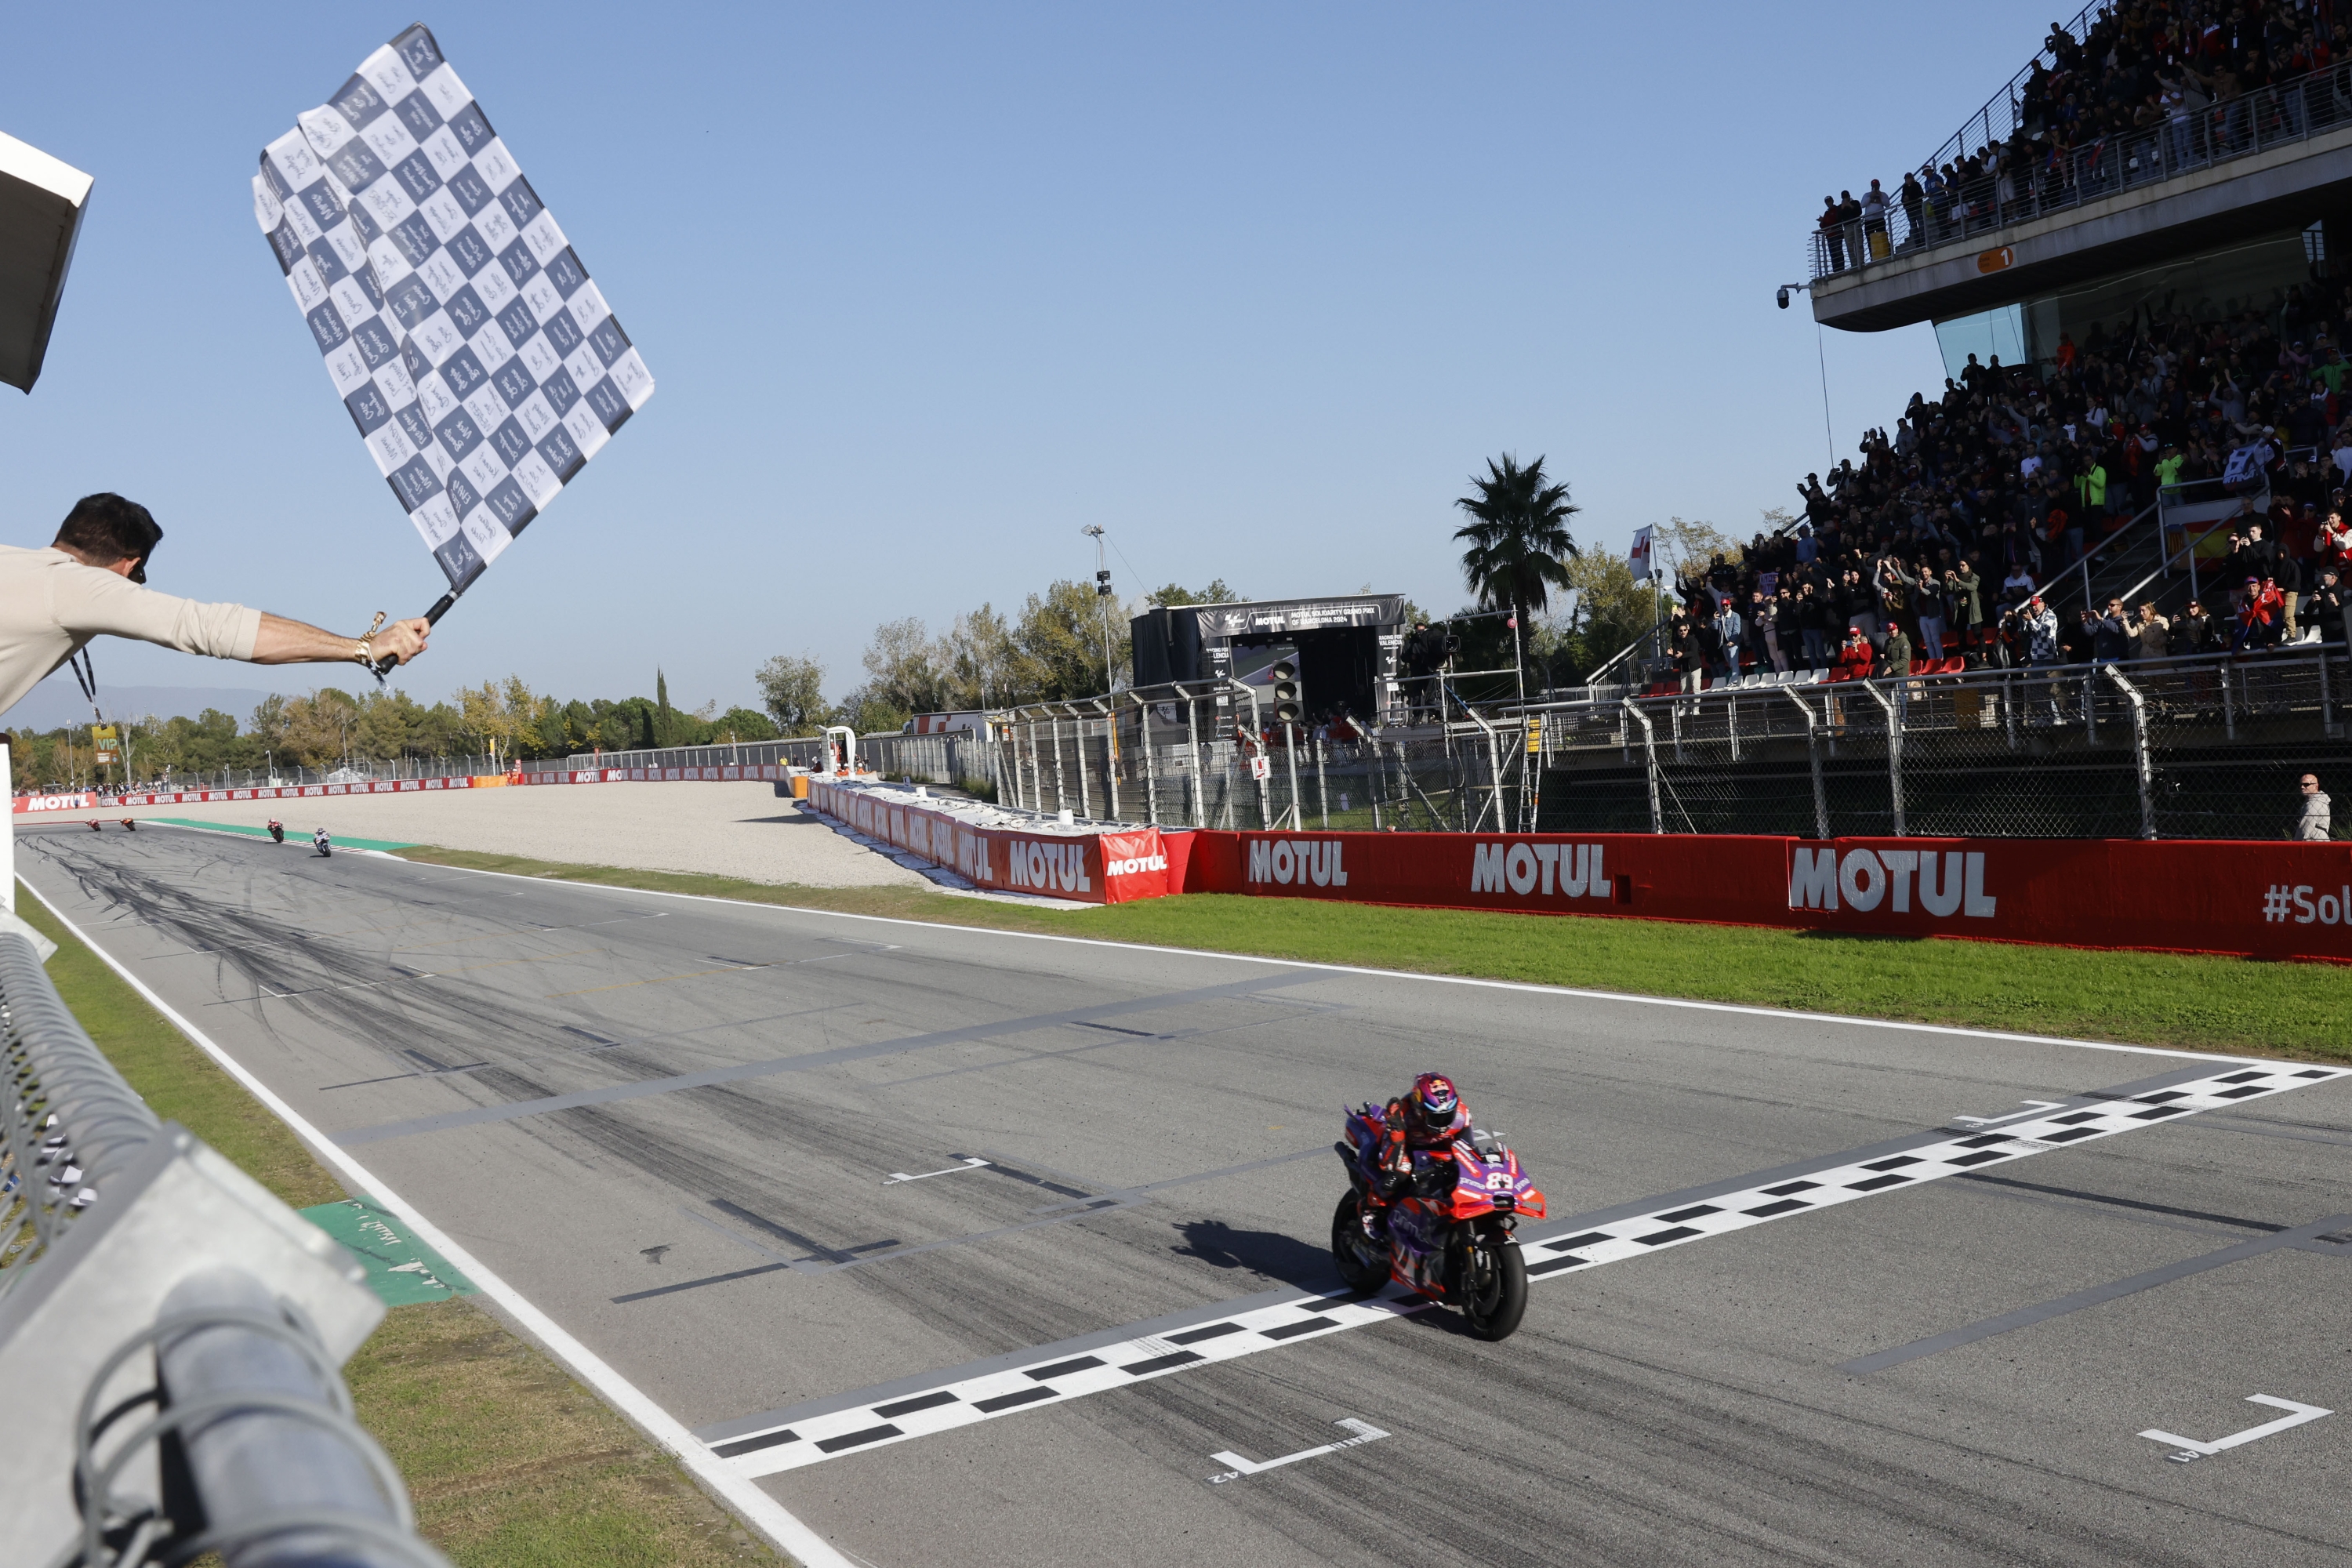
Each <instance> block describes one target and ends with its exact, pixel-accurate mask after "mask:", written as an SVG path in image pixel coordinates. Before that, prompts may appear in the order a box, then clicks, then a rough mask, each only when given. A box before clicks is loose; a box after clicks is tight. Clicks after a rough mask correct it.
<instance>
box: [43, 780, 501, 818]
mask: <svg viewBox="0 0 2352 1568" xmlns="http://www.w3.org/2000/svg"><path fill="white" fill-rule="evenodd" d="M531 782H537V781H536V780H533V779H527V778H526V777H525V775H523V774H521V773H478V774H473V775H470V776H469V775H467V774H463V773H461V774H458V775H457V776H456V777H453V778H404V779H376V780H373V781H369V782H362V783H358V784H283V785H278V786H271V785H268V784H264V785H262V786H260V787H258V788H255V789H236V788H231V789H187V790H157V789H136V790H74V791H68V792H67V793H64V794H61V795H39V794H37V795H14V796H12V797H10V800H9V810H10V811H11V812H12V813H15V814H16V815H18V816H26V815H34V816H37V815H39V814H40V813H43V812H51V811H72V812H79V811H105V810H107V809H109V808H110V807H114V806H131V805H216V804H218V803H219V802H222V801H236V800H305V799H311V798H315V797H324V796H328V795H408V794H412V793H421V792H427V791H435V790H453V789H503V788H505V787H506V786H507V785H509V784H524V783H531Z"/></svg>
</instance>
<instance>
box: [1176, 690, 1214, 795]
mask: <svg viewBox="0 0 2352 1568" xmlns="http://www.w3.org/2000/svg"><path fill="white" fill-rule="evenodd" d="M1178 689H1179V690H1181V689H1182V688H1181V687H1180V688H1178ZM1197 702H1198V699H1197V698H1193V697H1189V696H1188V697H1186V698H1185V699H1184V755H1185V758H1186V760H1187V761H1188V762H1189V763H1191V764H1192V765H1191V766H1189V767H1187V768H1186V769H1185V770H1184V789H1185V793H1187V794H1188V795H1191V796H1192V826H1195V827H1206V826H1209V816H1208V812H1209V803H1208V801H1207V799H1206V798H1205V795H1206V792H1205V791H1204V790H1203V789H1202V787H1201V777H1202V775H1201V712H1200V709H1199V708H1198V707H1197V706H1196V705H1195V704H1196V703H1197Z"/></svg>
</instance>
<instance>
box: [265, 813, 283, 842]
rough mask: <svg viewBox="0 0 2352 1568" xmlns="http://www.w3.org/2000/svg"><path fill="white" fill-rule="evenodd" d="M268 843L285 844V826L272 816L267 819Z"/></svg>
mask: <svg viewBox="0 0 2352 1568" xmlns="http://www.w3.org/2000/svg"><path fill="white" fill-rule="evenodd" d="M269 841H270V842H271V843H272V844H283V843H285V842H286V825H285V824H284V823H282V822H280V821H278V819H277V818H276V817H274V816H273V817H271V818H270V819H269Z"/></svg>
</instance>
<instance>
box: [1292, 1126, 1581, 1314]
mask: <svg viewBox="0 0 2352 1568" xmlns="http://www.w3.org/2000/svg"><path fill="white" fill-rule="evenodd" d="M1347 1125H1348V1136H1347V1137H1345V1138H1343V1139H1341V1140H1340V1141H1339V1142H1337V1143H1334V1144H1333V1145H1332V1146H1331V1147H1332V1148H1333V1150H1334V1151H1335V1152H1338V1154H1339V1158H1340V1159H1341V1160H1342V1161H1343V1162H1345V1163H1346V1164H1347V1167H1348V1184H1349V1190H1348V1194H1347V1195H1346V1196H1345V1197H1343V1198H1341V1199H1340V1200H1339V1209H1338V1211H1337V1212H1335V1213H1334V1214H1333V1215H1332V1216H1331V1260H1332V1261H1333V1262H1334V1263H1336V1264H1338V1265H1339V1278H1340V1279H1342V1280H1343V1281H1345V1282H1346V1284H1347V1286H1348V1288H1349V1289H1351V1290H1354V1291H1357V1292H1358V1293H1360V1294H1364V1295H1369V1294H1370V1293H1371V1292H1372V1291H1374V1290H1377V1289H1380V1288H1381V1286H1382V1285H1383V1284H1385V1283H1387V1282H1388V1281H1389V1280H1391V1279H1393V1280H1395V1281H1396V1282H1397V1283H1398V1284H1400V1285H1402V1286H1404V1287H1405V1288H1406V1289H1410V1290H1412V1291H1415V1292H1417V1293H1418V1294H1420V1295H1423V1296H1425V1297H1428V1298H1429V1299H1430V1300H1433V1301H1441V1302H1444V1304H1445V1305H1447V1306H1449V1307H1459V1308H1460V1309H1461V1310H1462V1315H1463V1316H1464V1317H1465V1319H1467V1320H1468V1321H1469V1324H1470V1331H1471V1332H1472V1333H1474V1334H1475V1335H1477V1336H1478V1337H1479V1338H1480V1339H1482V1340H1499V1339H1503V1338H1505V1337H1506V1336H1507V1335H1508V1334H1509V1333H1510V1332H1511V1331H1513V1330H1515V1329H1517V1327H1518V1326H1519V1319H1520V1318H1521V1317H1522V1316H1523V1315H1525V1313H1526V1311H1527V1308H1528V1267H1527V1260H1526V1259H1525V1258H1522V1257H1520V1255H1519V1247H1518V1244H1517V1242H1515V1241H1513V1240H1512V1239H1511V1231H1512V1229H1513V1227H1514V1226H1517V1223H1518V1216H1519V1215H1534V1216H1535V1217H1536V1218H1538V1219H1541V1218H1542V1217H1543V1215H1544V1195H1543V1194H1542V1193H1540V1192H1538V1191H1537V1190H1536V1184H1535V1182H1534V1181H1533V1180H1532V1179H1531V1178H1530V1177H1529V1176H1528V1174H1527V1173H1526V1172H1524V1171H1522V1170H1521V1169H1520V1168H1519V1157H1518V1156H1517V1155H1516V1154H1514V1153H1512V1152H1511V1151H1510V1150H1509V1148H1507V1146H1506V1145H1505V1144H1504V1142H1503V1141H1502V1140H1501V1139H1499V1138H1497V1137H1496V1136H1495V1135H1494V1134H1493V1133H1491V1132H1488V1131H1485V1130H1484V1129H1482V1128H1476V1127H1473V1128H1471V1129H1470V1131H1469V1132H1468V1133H1467V1134H1466V1135H1465V1136H1464V1137H1460V1138H1456V1139H1455V1140H1454V1142H1452V1143H1450V1144H1447V1145H1445V1146H1444V1147H1443V1148H1439V1149H1431V1150H1426V1151H1421V1152H1416V1153H1415V1154H1414V1155H1413V1157H1412V1169H1411V1171H1410V1172H1407V1173H1401V1174H1399V1175H1398V1176H1396V1177H1395V1178H1394V1179H1393V1180H1394V1185H1393V1187H1392V1188H1391V1191H1390V1192H1389V1193H1387V1194H1376V1193H1374V1192H1373V1190H1372V1183H1373V1181H1374V1180H1375V1178H1374V1177H1373V1176H1371V1175H1370V1174H1368V1173H1367V1172H1366V1168H1365V1167H1366V1165H1367V1164H1368V1163H1370V1162H1369V1161H1368V1160H1367V1159H1366V1158H1365V1157H1364V1153H1365V1152H1366V1151H1368V1150H1376V1149H1379V1148H1380V1147H1381V1146H1382V1144H1383V1143H1384V1142H1386V1141H1387V1137H1388V1125H1387V1118H1386V1114H1385V1113H1384V1112H1383V1111H1382V1110H1381V1109H1380V1108H1379V1107H1378V1106H1375V1105H1371V1104H1366V1105H1364V1106H1363V1107H1362V1108H1360V1110H1352V1111H1350V1112H1349V1113H1348V1124H1347ZM1383 1196H1385V1198H1386V1201H1384V1202H1383V1201H1381V1199H1382V1197H1383Z"/></svg>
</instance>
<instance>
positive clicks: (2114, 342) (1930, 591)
mask: <svg viewBox="0 0 2352 1568" xmlns="http://www.w3.org/2000/svg"><path fill="white" fill-rule="evenodd" d="M2230 307H2231V308H2229V309H2225V310H2209V311H2206V312H2204V315H2205V318H2206V319H2201V320H2200V313H2199V312H2197V311H2192V310H2187V309H2181V310H2172V309H2170V308H2169V307H2167V308H2165V309H2163V310H2158V309H2152V308H2143V309H2142V310H2139V311H2138V312H2137V313H2136V314H2134V315H2133V316H2132V317H2130V318H2127V319H2125V320H2122V321H2116V322H2113V323H2105V322H2102V323H2096V324H2095V325H2094V326H2093V327H2092V328H2091V329H2090V330H2089V331H2087V332H2086V334H2085V341H2084V342H2082V343H2081V344H2079V345H2078V344H2076V343H2075V342H2074V341H2073V339H2072V337H2071V336H2062V337H2061V339H2060V341H2059V342H2058V344H2057V347H2056V352H2055V353H2054V355H2053V357H2052V358H2051V359H2049V360H2047V361H2043V362H2040V363H2034V364H2031V365H2018V366H2004V365H2003V364H2002V363H2000V359H1999V358H1998V357H1995V358H1994V359H1993V360H1992V362H1991V363H1989V364H1981V365H1980V364H1979V363H1977V360H1976V356H1974V355H1973V354H1971V355H1969V359H1968V363H1967V364H1966V365H1965V366H1964V367H1963V368H1962V370H1961V373H1960V374H1959V375H1958V376H1957V377H1951V378H1948V379H1947V380H1946V381H1945V384H1944V387H1943V392H1942V395H1940V396H1937V397H1934V398H1930V397H1928V396H1927V395H1924V394H1915V395H1913V397H1912V399H1911V403H1910V406H1909V407H1908V408H1906V410H1905V411H1904V414H1903V416H1902V417H1901V418H1900V419H1898V420H1897V421H1896V422H1895V428H1894V431H1893V433H1892V434H1889V433H1888V432H1887V431H1885V430H1884V429H1876V430H1872V431H1870V432H1869V433H1867V434H1866V435H1865V436H1864V439H1863V442H1862V446H1861V455H1860V460H1859V461H1855V460H1853V459H1847V460H1845V461H1843V462H1841V463H1839V464H1838V466H1837V467H1836V468H1834V469H1832V471H1831V472H1830V473H1829V474H1828V476H1827V477H1826V478H1824V477H1822V476H1821V475H1819V474H1808V475H1806V476H1805V480H1804V482H1803V483H1802V484H1801V485H1800V486H1799V487H1798V491H1799V494H1800V496H1801V498H1802V500H1803V503H1804V512H1803V517H1802V519H1801V521H1799V522H1797V523H1796V524H1794V525H1792V526H1790V527H1788V528H1785V529H1783V530H1782V531H1779V532H1776V533H1773V534H1769V535H1768V534H1763V533H1759V534H1758V535H1757V536H1756V537H1755V539H1754V540H1753V541H1752V542H1750V543H1749V544H1748V546H1747V547H1745V548H1744V549H1742V550H1741V551H1739V552H1738V557H1739V558H1738V560H1736V561H1734V560H1729V559H1727V558H1726V557H1725V556H1723V555H1717V557H1716V558H1715V559H1714V560H1713V561H1711V562H1706V563H1696V562H1693V563H1684V565H1683V568H1682V571H1683V576H1682V580H1681V582H1680V584H1679V586H1680V599H1681V603H1680V604H1679V605H1678V606H1677V607H1676V609H1675V612H1674V615H1673V617H1672V620H1671V623H1670V627H1669V642H1668V651H1669V652H1670V653H1671V654H1672V656H1673V659H1674V664H1675V670H1676V671H1677V672H1678V674H1679V675H1680V677H1681V680H1682V684H1683V685H1684V686H1685V688H1687V689H1699V688H1701V687H1703V686H1704V685H1706V684H1707V683H1708V682H1709V681H1711V680H1716V679H1724V678H1727V677H1730V676H1734V675H1737V674H1738V673H1740V672H1742V671H1761V670H1766V669H1769V670H1775V671H1784V670H1803V669H1811V670H1827V669H1837V670H1843V671H1845V672H1847V673H1849V674H1867V673H1872V672H1877V673H1895V674H1910V673H1915V672H1916V671H1917V669H1918V668H1919V667H1920V666H1923V665H1929V664H1934V665H1940V666H1943V667H1945V668H1952V669H1958V668H1963V667H1969V668H1974V667H1981V666H1985V665H2002V666H2017V665H2029V664H2056V663H2063V662H2071V661H2081V660H2085V659H2125V658H2156V657H2163V656H2183V655H2195V654H2203V653H2211V652H2218V651H2223V650H2259V649H2262V648H2267V647H2277V646H2281V645H2283V644H2285V643H2289V642H2294V641H2297V640H2300V639H2302V638H2304V637H2306V636H2309V635H2316V636H2319V637H2324V638H2325V639H2326V640H2328V641H2330V642H2341V641H2343V640H2345V637H2346V629H2345V614H2344V611H2345V603H2346V598H2347V592H2352V527H2347V518H2352V506H2347V499H2346V486H2347V482H2352V386H2347V382H2352V364H2347V361H2346V359H2345V357H2344V354H2343V353H2342V351H2341V349H2340V348H2339V346H2338V345H2339V344H2343V343H2347V342H2352V273H2347V274H2341V275H2336V276H2329V277H2315V278H2314V279H2310V280H2309V281H2307V282H2305V283H2300V284H2296V285H2294V286H2292V287H2290V288H2288V289H2284V291H2282V292H2279V293H2277V294H2275V295H2273V298H2272V299H2271V300H2269V301H2268V302H2267V303H2266V304H2264V305H2263V307H2261V308H2255V307H2253V306H2252V305H2247V306H2244V307H2242V308H2240V307H2239V305H2238V302H2237V301H2235V300H2232V301H2230ZM2198 480H2211V481H2215V482H2214V483H2211V484H2208V485H2206V486H2204V487H2202V490H2201V491H2200V494H2201V493H2202V492H2203V491H2210V492H2212V493H2213V494H2214V495H2216V496H2220V497H2224V498H2226V497H2228V496H2231V495H2237V496H2240V497H2242V504H2243V506H2244V508H2245V509H2246V510H2243V511H2242V513H2241V514H2240V515H2239V516H2237V517H2235V518H2233V519H2231V520H2230V521H2227V522H2226V523H2223V524H2220V525H2218V526H2217V527H2216V528H2215V529H2214V531H2213V533H2212V534H2211V536H2210V538H2207V539H2206V540H2205V541H2204V542H2202V543H2201V544H2200V546H2199V547H2198V551H2197V574H2198V576H2197V584H2198V587H2199V589H2200V593H2199V595H2198V597H2197V598H2196V599H2195V600H2193V601H2190V602H2189V603H2187V604H2185V605H2178V607H2177V608H2175V609H2174V610H2173V611H2172V613H2169V614H2162V613H2159V612H2158V607H2157V605H2156V604H2154V603H2141V604H2137V605H2123V604H2120V603H2117V602H2115V601H2112V600H2109V601H2106V602H2105V603H2104V604H2100V605H2081V606H2079V607H2073V608H2072V610H2071V614H2070V616H2069V617H2066V618H2063V619H2062V617H2061V616H2059V615H2058V614H2057V613H2056V612H2055V610H2054V609H2053V607H2052V606H2051V605H2048V604H2046V603H2044V602H2043V598H2042V588H2043V585H2044V584H2050V583H2052V582H2053V579H2058V578H2060V577H2062V576H2063V574H2066V573H2067V571H2068V569H2069V568H2070V567H2073V566H2074V564H2075V563H2077V562H2080V561H2083V560H2084V557H2086V556H2087V555H2090V554H2092V553H2094V552H2098V551H2099V550H2101V548H2102V547H2103V546H2105V545H2107V544H2108V543H2109V542H2116V543H2117V544H2119V545H2120V544H2123V543H2125V541H2120V540H2117V539H2116V536H2117V535H2118V534H2119V533H2121V532H2122V531H2124V530H2125V529H2126V528H2131V529H2134V530H2145V531H2149V533H2150V534H2152V533H2153V531H2154V530H2155V529H2156V527H2157V522H2156V518H2155V514H2154V513H2153V512H2152V511H2150V510H2148V509H2149V507H2150V505H2151V503H2152V502H2153V501H2154V500H2156V496H2157V491H2158V488H2159V487H2162V486H2170V485H2186V484H2189V483H2192V482H2194V481H2198ZM2257 509H2261V510H2257ZM2176 545H2177V542H2176ZM2147 558H2148V559H2149V560H2150V561H2151V562H2153V560H2154V559H2155V556H2154V555H2153V553H2152V552H2150V553H2149V554H2148V557H2147ZM2095 564H2097V563H2093V565H2094V566H2095ZM2083 580H2086V579H2077V581H2083ZM2178 580H2179V584H2180V587H2181V588H2182V589H2183V590H2185V588H2186V573H2185V569H2184V570H2183V571H2182V573H2181V574H2180V576H2179V579H2178ZM2159 581H2160V582H2163V581H2166V580H2162V579H2160V580H2159ZM2067 585H2068V586H2070V587H2071V586H2073V584H2072V583H2071V582H2070V583H2069V584H2067ZM2178 597H2179V595H2178V594H2176V595H2174V596H2173V598H2174V600H2177V599H2178ZM2170 602H2173V601H2168V603H2170Z"/></svg>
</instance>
